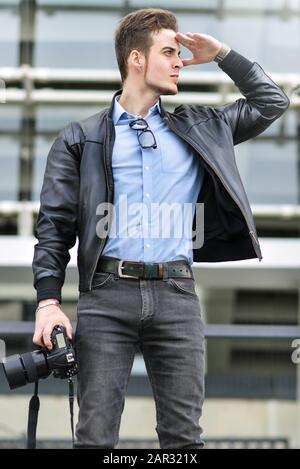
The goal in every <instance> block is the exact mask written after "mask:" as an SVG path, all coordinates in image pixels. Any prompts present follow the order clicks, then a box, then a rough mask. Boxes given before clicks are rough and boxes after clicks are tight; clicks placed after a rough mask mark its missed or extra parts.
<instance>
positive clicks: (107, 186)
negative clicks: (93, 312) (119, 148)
mask: <svg viewBox="0 0 300 469" xmlns="http://www.w3.org/2000/svg"><path fill="white" fill-rule="evenodd" d="M105 123H106V139H105V145H104V155H103V156H104V158H103V161H104V170H105V181H106V188H107V193H108V194H109V192H110V190H109V184H108V174H107V166H106V156H107V154H108V143H107V142H109V138H108V120H107V118H106V120H105ZM105 241H106V238H104V239H102V240H101V243H100V246H99V249H98V251H97V255H96V260H95V264H94V267H93V271H92V275H91V278H90V282H89V290H91V289H92V281H93V277H94V274H95V270H96V267H97V264H98V259H99V257H100V253H101V251H102V247H103V244H104V243H105Z"/></svg>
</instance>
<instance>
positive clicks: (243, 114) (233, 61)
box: [214, 50, 290, 145]
mask: <svg viewBox="0 0 300 469" xmlns="http://www.w3.org/2000/svg"><path fill="white" fill-rule="evenodd" d="M218 66H219V67H220V68H221V69H222V70H223V71H224V72H225V73H226V74H227V75H229V76H230V78H231V79H232V80H233V81H234V83H235V84H236V86H237V87H238V88H239V90H240V92H241V93H242V94H243V95H244V96H245V98H240V99H238V100H237V101H235V102H233V103H231V104H226V105H225V106H220V107H216V108H214V110H215V111H216V112H218V114H219V116H220V117H221V118H222V119H224V120H225V122H226V123H227V124H228V125H229V127H230V129H231V131H232V136H233V142H234V145H237V144H238V143H241V142H244V141H245V140H248V139H250V138H253V137H255V136H257V135H259V134H260V133H262V132H263V131H264V130H265V129H266V128H267V127H268V126H269V125H270V124H272V122H274V121H275V120H276V119H278V117H280V116H281V115H282V114H283V113H284V112H285V111H286V109H287V108H288V107H289V104H290V101H289V98H288V97H287V96H286V94H285V93H284V92H283V91H282V90H281V88H280V87H279V86H278V85H277V84H276V83H274V81H272V80H271V78H270V77H269V76H268V75H267V74H266V73H265V72H264V70H263V69H262V68H261V66H260V65H259V64H258V63H256V62H251V61H250V60H248V59H246V58H245V57H243V56H242V55H240V54H239V53H237V52H236V51H234V50H231V51H230V52H229V54H227V56H226V57H225V59H223V60H222V61H221V62H220V63H219V64H218Z"/></svg>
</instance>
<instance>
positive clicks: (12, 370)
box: [3, 355, 26, 389]
mask: <svg viewBox="0 0 300 469" xmlns="http://www.w3.org/2000/svg"><path fill="white" fill-rule="evenodd" d="M3 368H4V372H5V375H6V378H7V381H8V384H9V387H10V389H14V388H19V387H20V386H25V384H26V375H25V370H24V368H23V364H22V362H21V358H20V355H12V356H11V357H7V358H6V359H5V362H4V363H3Z"/></svg>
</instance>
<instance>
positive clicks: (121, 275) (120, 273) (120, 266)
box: [118, 259, 140, 279]
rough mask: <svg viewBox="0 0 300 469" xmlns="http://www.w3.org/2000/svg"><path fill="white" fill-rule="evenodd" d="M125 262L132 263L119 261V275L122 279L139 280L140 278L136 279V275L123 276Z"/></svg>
mask: <svg viewBox="0 0 300 469" xmlns="http://www.w3.org/2000/svg"><path fill="white" fill-rule="evenodd" d="M124 262H130V261H126V259H122V260H120V261H119V264H118V275H119V276H120V277H122V278H136V279H139V278H140V277H136V276H135V275H125V274H123V272H122V269H123V264H124Z"/></svg>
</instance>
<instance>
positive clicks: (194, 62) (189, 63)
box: [182, 59, 197, 67]
mask: <svg viewBox="0 0 300 469" xmlns="http://www.w3.org/2000/svg"><path fill="white" fill-rule="evenodd" d="M182 63H183V66H184V67H186V66H187V65H194V64H196V63H197V62H196V61H195V60H194V59H183V60H182Z"/></svg>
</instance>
